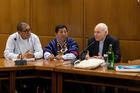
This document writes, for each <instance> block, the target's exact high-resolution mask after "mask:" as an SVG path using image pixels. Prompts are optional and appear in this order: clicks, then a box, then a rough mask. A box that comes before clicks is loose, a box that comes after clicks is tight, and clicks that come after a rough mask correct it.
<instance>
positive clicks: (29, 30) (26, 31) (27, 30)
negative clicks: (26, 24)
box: [21, 29, 31, 33]
mask: <svg viewBox="0 0 140 93" xmlns="http://www.w3.org/2000/svg"><path fill="white" fill-rule="evenodd" d="M21 32H24V33H29V32H31V29H26V30H24V31H21Z"/></svg>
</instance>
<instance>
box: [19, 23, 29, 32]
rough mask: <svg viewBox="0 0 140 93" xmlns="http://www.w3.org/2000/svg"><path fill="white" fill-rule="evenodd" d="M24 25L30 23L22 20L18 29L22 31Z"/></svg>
mask: <svg viewBox="0 0 140 93" xmlns="http://www.w3.org/2000/svg"><path fill="white" fill-rule="evenodd" d="M23 25H29V24H28V23H26V22H20V23H19V24H18V25H17V31H22V30H23Z"/></svg>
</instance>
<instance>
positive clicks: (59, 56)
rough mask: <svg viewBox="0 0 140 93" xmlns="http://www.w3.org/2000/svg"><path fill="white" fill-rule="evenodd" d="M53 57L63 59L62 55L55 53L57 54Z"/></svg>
mask: <svg viewBox="0 0 140 93" xmlns="http://www.w3.org/2000/svg"><path fill="white" fill-rule="evenodd" d="M55 59H57V60H63V57H62V56H61V55H57V56H56V57H55Z"/></svg>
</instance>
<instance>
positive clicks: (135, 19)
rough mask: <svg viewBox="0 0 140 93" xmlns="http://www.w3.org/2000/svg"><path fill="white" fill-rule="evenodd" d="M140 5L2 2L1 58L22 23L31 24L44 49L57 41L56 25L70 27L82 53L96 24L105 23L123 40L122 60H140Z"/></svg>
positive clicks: (111, 0) (129, 1) (128, 0)
mask: <svg viewBox="0 0 140 93" xmlns="http://www.w3.org/2000/svg"><path fill="white" fill-rule="evenodd" d="M139 16H140V6H139V5H138V3H137V0H3V1H1V3H0V41H1V46H0V52H1V54H0V56H1V57H2V56H3V51H4V49H5V44H6V40H7V38H8V36H9V35H10V34H12V33H14V32H16V25H17V23H18V22H20V21H27V22H29V23H30V24H31V27H32V32H33V33H35V34H37V35H38V36H39V37H40V40H41V43H42V47H43V48H44V47H45V46H46V45H47V44H48V43H49V42H50V41H51V40H52V39H54V38H55V32H54V29H55V26H56V25H58V24H65V25H67V26H68V30H69V36H70V37H71V38H73V39H74V40H76V41H77V43H78V44H79V48H80V51H82V49H83V48H84V47H85V46H86V44H87V39H88V37H90V36H92V35H93V30H94V27H95V25H96V24H97V23H100V22H103V23H106V24H107V25H108V27H109V33H110V34H111V35H113V36H115V37H117V38H118V39H119V40H120V46H121V52H122V61H124V62H126V61H128V60H132V59H140V54H139V53H140V48H139V47H140V17H139Z"/></svg>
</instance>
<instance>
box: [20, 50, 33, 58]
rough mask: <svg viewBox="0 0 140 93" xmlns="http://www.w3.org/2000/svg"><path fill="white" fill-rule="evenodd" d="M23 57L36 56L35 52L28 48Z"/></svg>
mask: <svg viewBox="0 0 140 93" xmlns="http://www.w3.org/2000/svg"><path fill="white" fill-rule="evenodd" d="M22 58H34V54H33V53H31V52H30V50H27V51H26V52H25V53H24V54H22Z"/></svg>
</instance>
